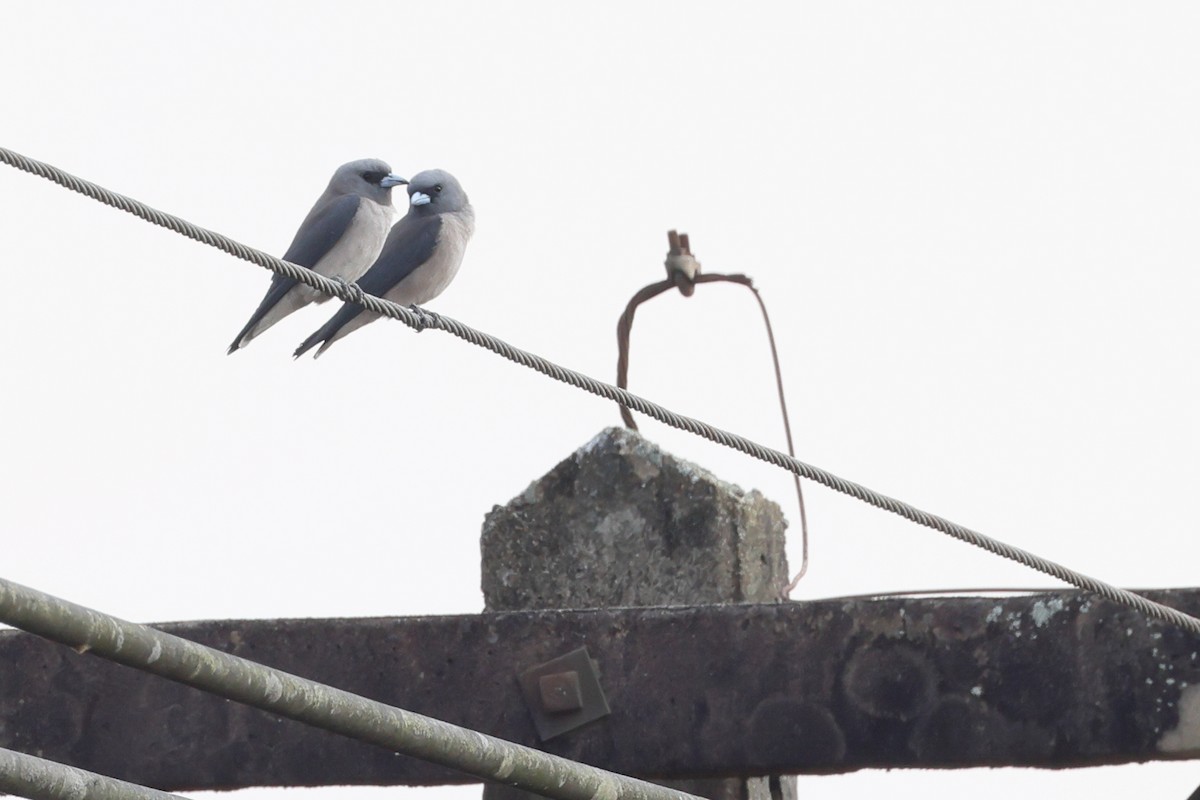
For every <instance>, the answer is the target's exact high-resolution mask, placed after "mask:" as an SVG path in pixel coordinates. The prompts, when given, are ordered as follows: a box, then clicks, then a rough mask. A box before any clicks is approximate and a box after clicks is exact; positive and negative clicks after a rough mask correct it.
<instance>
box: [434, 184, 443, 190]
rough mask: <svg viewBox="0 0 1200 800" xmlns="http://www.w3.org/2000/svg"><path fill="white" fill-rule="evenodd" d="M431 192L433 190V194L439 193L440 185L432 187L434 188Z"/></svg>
mask: <svg viewBox="0 0 1200 800" xmlns="http://www.w3.org/2000/svg"><path fill="white" fill-rule="evenodd" d="M433 190H434V191H435V192H440V191H441V190H442V185H441V184H440V183H439V184H438V185H437V186H434V187H433Z"/></svg>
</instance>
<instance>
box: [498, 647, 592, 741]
mask: <svg viewBox="0 0 1200 800" xmlns="http://www.w3.org/2000/svg"><path fill="white" fill-rule="evenodd" d="M517 681H518V682H519V683H520V685H521V694H522V695H523V696H524V697H525V705H526V706H527V707H528V708H529V713H530V715H531V716H532V717H533V725H534V727H535V728H536V729H537V735H538V739H540V740H541V741H543V742H544V741H546V740H547V739H553V738H554V737H555V736H560V735H562V734H564V733H567V732H568V731H573V730H575V729H576V728H580V727H582V726H584V725H586V724H588V723H589V722H594V721H595V720H598V719H600V718H601V717H606V716H608V715H609V714H611V713H612V711H611V710H610V709H609V707H608V700H607V699H606V698H605V697H604V690H603V689H601V688H600V673H599V670H597V668H596V662H594V661H592V659H591V656H589V655H588V651H587V648H586V647H581V648H579V649H578V650H574V651H572V652H570V653H567V654H566V655H565V656H559V657H558V658H555V659H553V660H551V661H547V662H546V663H544V664H538V665H537V666H533V667H530V668H529V669H527V670H525V671H524V672H522V673H521V674H520V675H518V676H517Z"/></svg>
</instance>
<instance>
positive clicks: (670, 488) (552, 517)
mask: <svg viewBox="0 0 1200 800" xmlns="http://www.w3.org/2000/svg"><path fill="white" fill-rule="evenodd" d="M785 525H786V523H785V522H784V520H783V514H782V512H781V511H780V509H779V506H777V505H776V504H775V503H773V502H771V501H770V500H767V499H766V498H765V497H763V496H762V495H761V494H759V493H758V492H756V491H751V492H743V491H742V490H741V489H739V488H738V487H736V486H733V485H731V484H728V483H724V482H722V481H720V480H717V479H716V478H715V477H713V476H712V475H711V474H709V473H708V472H706V471H705V470H703V469H701V468H699V467H697V466H695V465H693V464H690V463H688V462H686V461H681V460H679V459H677V458H675V457H673V456H671V455H669V454H667V453H664V452H662V451H661V450H659V449H658V448H657V447H656V446H655V445H653V444H651V443H650V442H648V441H646V440H645V439H643V438H642V437H641V436H639V435H638V434H637V433H634V432H632V431H629V430H626V429H625V428H609V429H607V430H605V431H603V432H602V433H600V434H599V435H598V436H596V438H594V439H593V440H592V441H590V442H588V443H587V444H586V445H584V446H583V447H581V448H580V449H579V450H577V451H576V452H575V453H574V454H572V455H571V456H570V457H569V458H567V459H566V460H565V461H563V462H562V463H560V464H559V465H558V466H556V467H555V468H554V469H553V470H551V471H550V472H549V473H547V474H546V475H545V476H544V477H542V478H541V479H539V480H537V481H535V482H534V483H532V484H531V485H530V486H529V488H528V489H526V490H525V492H524V493H522V494H521V495H520V496H518V497H516V498H514V499H513V500H512V501H511V502H509V503H508V505H506V506H497V507H495V508H494V509H493V510H492V511H491V513H490V514H488V515H487V518H486V520H485V521H484V525H483V534H482V537H481V549H482V555H483V578H482V582H483V594H484V602H485V607H486V610H487V611H517V610H534V609H547V608H608V607H620V606H663V605H693V604H697V603H737V602H757V603H765V602H771V601H773V600H775V599H776V597H777V594H778V592H779V589H780V587H782V586H783V585H785V584H786V583H787V580H788V569H787V557H786V556H785V554H784V527H785ZM714 646H719V644H718V643H714ZM600 668H601V672H603V665H600ZM601 684H602V685H603V674H601ZM513 690H514V691H516V682H515V680H514V686H513ZM612 711H613V713H614V714H620V713H621V709H620V708H619V707H614V708H613V710H612ZM592 724H593V725H598V726H603V725H604V722H603V720H601V721H598V722H595V723H592ZM571 735H573V734H566V736H571ZM663 783H665V784H666V785H669V786H672V787H674V788H677V789H681V790H683V791H686V792H690V793H692V794H697V795H700V796H703V797H708V798H713V800H772V799H773V800H781V798H782V800H792V799H793V798H795V796H796V789H795V779H794V778H782V779H780V778H777V777H771V778H749V779H743V778H732V777H731V778H711V779H704V780H681V781H663ZM529 797H531V796H530V795H527V794H526V793H524V792H520V791H517V790H514V789H510V788H509V787H505V786H498V785H489V786H487V787H485V790H484V798H485V800H520V799H522V798H524V799H526V800H527V798H529Z"/></svg>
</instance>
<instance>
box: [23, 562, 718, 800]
mask: <svg viewBox="0 0 1200 800" xmlns="http://www.w3.org/2000/svg"><path fill="white" fill-rule="evenodd" d="M0 621H3V622H5V623H7V624H9V625H12V626H13V627H16V628H20V629H21V630H24V631H28V632H30V633H35V634H37V635H38V636H42V637H45V638H47V639H52V640H54V641H56V642H61V643H62V644H65V645H69V646H71V647H74V648H75V649H76V650H78V651H79V652H81V653H83V652H92V653H95V654H96V655H99V656H102V657H104V658H107V659H109V660H112V661H116V662H117V663H119V664H124V665H125V666H128V667H133V668H134V669H140V670H142V671H144V672H149V673H152V674H154V675H159V676H161V677H164V678H169V679H170V680H173V681H178V682H179V683H183V684H186V685H188V686H191V687H194V688H196V689H200V690H202V691H205V692H209V693H211V694H215V695H218V696H220V697H224V698H227V699H229V700H234V701H236V702H239V703H245V704H246V705H248V706H253V707H254V708H260V709H262V710H264V711H270V712H271V713H274V714H279V715H280V716H283V717H287V718H289V719H294V720H298V721H299V722H303V723H305V724H308V725H313V726H315V727H318V728H321V729H323V730H327V731H333V732H334V733H339V734H342V735H343V736H349V737H350V738H352V739H358V740H359V741H363V742H369V743H371V744H375V745H380V746H382V747H386V748H387V749H389V750H392V751H395V752H398V753H404V754H405V755H409V756H413V757H414V758H420V759H422V760H424V761H429V762H432V763H434V764H440V765H442V766H444V767H449V768H451V769H455V770H458V771H459V772H465V773H467V774H468V775H474V776H476V777H479V778H482V779H483V780H486V781H496V782H499V783H504V784H507V785H510V786H516V787H517V788H520V789H524V790H526V791H529V792H534V793H535V794H540V795H543V796H544V797H551V798H557V800H701V798H697V797H694V796H693V795H690V794H686V793H685V792H680V791H677V790H675V789H669V788H667V787H665V786H658V785H657V784H653V783H648V782H646V781H642V780H638V779H636V778H629V777H626V776H624V775H618V774H616V773H615V772H609V771H607V770H603V769H600V768H599V767H593V766H591V765H590V764H580V763H576V762H574V761H569V760H567V759H565V758H562V757H560V756H555V755H551V754H549V753H543V752H542V751H541V750H535V749H534V748H532V747H524V746H522V745H519V744H514V743H513V742H509V741H505V740H504V739H498V738H496V737H495V736H488V735H487V734H484V733H480V732H478V731H473V730H470V729H468V728H461V727H459V726H458V725H451V724H450V723H449V722H442V721H441V720H438V719H434V718H432V717H426V716H424V715H421V714H416V713H413V712H412V711H405V710H404V709H401V708H396V707H395V706H389V705H387V704H386V703H380V702H378V701H376V700H370V699H368V698H366V697H362V696H361V695H357V694H353V693H351V692H347V691H345V690H343V689H337V688H334V687H332V686H326V685H325V684H322V683H318V682H316V681H312V680H308V679H306V678H301V677H298V676H296V675H292V674H291V673H288V672H284V671H283V670H279V669H274V668H272V667H268V666H264V665H262V664H257V663H255V662H253V661H249V660H247V659H244V658H239V657H238V656H235V655H231V654H229V653H223V652H221V651H220V650H215V649H213V648H211V647H205V646H204V645H202V644H197V643H196V642H190V641H188V640H187V639H182V638H180V637H178V636H172V635H171V634H169V633H163V632H162V631H159V630H155V629H154V628H151V627H148V626H146V625H138V624H137V623H134V622H126V621H125V620H123V619H118V618H116V617H112V616H109V615H108V614H104V613H101V612H99V611H95V610H93V609H90V608H85V607H83V606H79V605H76V604H74V603H70V602H68V601H66V600H63V599H61V598H58V597H54V596H53V595H48V594H45V593H44V592H39V591H37V590H36V589H30V588H29V587H27V586H22V585H21V584H19V583H14V582H12V581H9V580H6V579H4V578H0Z"/></svg>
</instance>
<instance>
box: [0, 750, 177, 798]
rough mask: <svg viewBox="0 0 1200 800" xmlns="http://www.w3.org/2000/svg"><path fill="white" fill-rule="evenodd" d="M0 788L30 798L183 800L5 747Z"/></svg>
mask: <svg viewBox="0 0 1200 800" xmlns="http://www.w3.org/2000/svg"><path fill="white" fill-rule="evenodd" d="M0 791H4V792H7V793H9V794H15V795H17V796H18V797H28V798H30V800H183V798H182V797H180V796H179V795H177V794H169V793H167V792H160V791H159V790H158V789H151V788H149V787H147V786H141V785H139V784H136V783H129V782H127V781H121V780H117V779H116V778H110V777H108V776H107V775H98V774H96V773H95V772H88V771H87V770H84V769H79V768H78V767H72V766H68V765H67V764H59V763H58V762H57V761H48V760H46V759H44V758H38V757H37V756H31V755H26V754H25V753H18V752H16V751H15V750H7V749H5V748H2V747H0Z"/></svg>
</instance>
